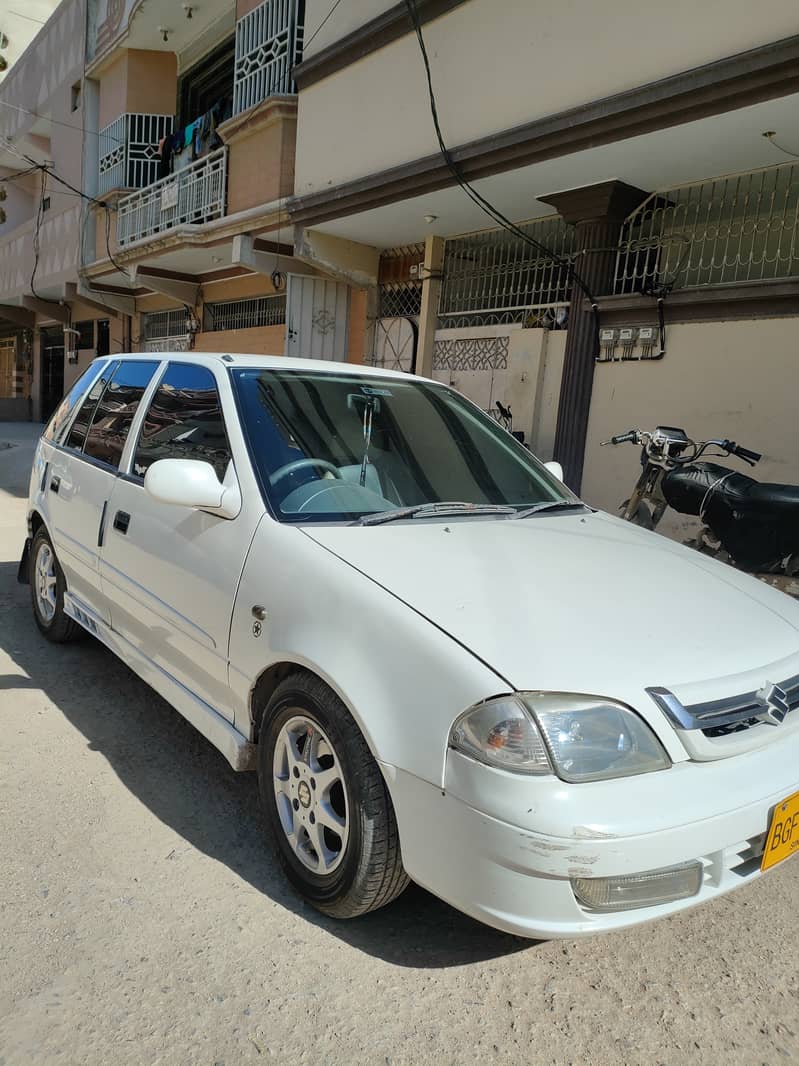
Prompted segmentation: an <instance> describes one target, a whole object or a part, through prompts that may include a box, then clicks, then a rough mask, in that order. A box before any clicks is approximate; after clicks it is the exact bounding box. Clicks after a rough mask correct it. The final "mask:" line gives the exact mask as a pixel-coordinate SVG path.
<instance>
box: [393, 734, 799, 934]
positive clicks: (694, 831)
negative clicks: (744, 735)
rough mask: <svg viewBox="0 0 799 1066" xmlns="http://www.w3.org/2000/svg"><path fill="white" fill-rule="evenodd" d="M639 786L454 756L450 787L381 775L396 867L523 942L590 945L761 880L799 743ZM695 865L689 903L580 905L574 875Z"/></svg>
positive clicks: (676, 771) (681, 767)
mask: <svg viewBox="0 0 799 1066" xmlns="http://www.w3.org/2000/svg"><path fill="white" fill-rule="evenodd" d="M791 739H792V743H789V744H784V745H778V744H775V745H772V746H770V747H768V748H765V749H761V750H759V751H756V752H752V753H750V754H749V755H747V756H739V757H736V758H731V759H725V760H719V761H718V762H716V763H702V764H699V763H694V762H685V763H682V764H677V765H675V766H673V767H672V768H671V769H670V770H667V771H663V772H661V773H654V774H646V775H642V776H641V777H637V778H626V779H624V780H617V781H606V782H596V783H592V784H584V785H576V786H575V785H566V784H564V783H563V782H561V781H557V780H555V779H553V778H551V777H550V778H538V779H536V778H529V777H528V778H523V777H520V776H519V775H514V774H509V773H506V772H504V771H501V770H492V769H489V768H487V767H485V766H482V765H480V764H478V763H475V762H473V761H472V760H470V759H468V758H466V757H464V756H462V755H460V754H459V753H457V752H453V751H450V752H449V754H448V761H447V781H446V784H447V787H446V789H445V790H444V791H442V790H441V789H440V788H439V789H437V788H435V787H434V786H432V785H429V784H428V783H426V782H422V781H420V780H419V778H417V777H414V776H413V775H412V774H408V773H406V772H404V771H402V770H398V769H397V768H396V767H391V766H386V765H385V764H381V765H382V766H383V772H384V774H385V776H386V779H387V781H388V783H389V788H390V791H391V795H392V799H393V801H394V806H395V810H396V813H397V820H398V825H399V830H400V842H401V846H402V854H403V862H404V864H405V868H406V870H407V872H408V874H409V875H410V876H411V877H412V878H413V880H415V881H416V882H417V883H419V884H421V885H422V886H423V887H424V888H427V889H428V890H429V891H431V892H433V893H434V894H435V895H437V896H439V897H440V898H442V899H444V900H446V901H447V902H448V903H450V904H452V905H453V906H455V907H457V908H458V909H459V910H461V911H464V912H465V913H466V914H469V915H471V916H472V917H474V918H476V919H478V920H480V921H483V922H485V923H487V924H488V925H491V926H494V927H495V928H497V929H501V930H503V931H505V932H509V933H515V934H518V935H520V936H526V937H534V938H541V939H550V938H557V937H578V936H589V935H592V934H594V933H598V932H603V931H608V930H612V929H620V928H624V927H626V926H631V925H636V924H639V923H641V922H646V921H651V920H653V919H655V918H659V917H664V916H666V915H669V914H674V913H677V912H678V911H681V910H684V909H686V908H689V907H693V906H696V905H697V904H699V903H703V902H705V901H708V900H712V899H713V898H714V897H716V896H719V895H722V894H724V893H726V892H730V891H732V890H733V889H734V888H737V887H740V886H741V885H744V884H747V883H749V882H750V881H752V880H755V879H757V878H758V877H760V876H761V874H760V861H761V856H762V852H763V846H764V842H765V837H766V834H767V831H768V828H769V824H770V820H771V815H772V812H773V810H774V808H775V806H776V805H777V804H778V803H779V802H780V801H781V800H784V799H785V798H786V797H788V796H789V795H791V794H792V793H794V792H796V791H797V790H799V769H797V767H799V743H797V738H795V737H794V738H791ZM697 860H698V861H700V862H701V863H702V866H703V876H702V883H701V887H700V890H699V893H698V894H697V895H695V896H692V897H690V898H689V899H683V900H678V901H674V902H670V903H664V904H659V905H657V906H647V907H641V908H638V909H633V910H619V911H612V912H608V911H604V912H596V911H591V910H588V909H586V908H583V907H582V906H580V904H579V903H578V901H577V899H576V898H575V895H574V891H573V889H572V883H571V882H572V879H573V878H586V877H616V876H623V875H630V874H639V873H645V872H648V871H653V870H660V869H664V868H668V867H672V866H679V865H681V864H684V863H687V862H695V861H697Z"/></svg>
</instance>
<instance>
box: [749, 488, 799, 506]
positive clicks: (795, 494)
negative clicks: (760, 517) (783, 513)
mask: <svg viewBox="0 0 799 1066" xmlns="http://www.w3.org/2000/svg"><path fill="white" fill-rule="evenodd" d="M747 496H748V498H749V499H750V500H751V501H752V503H754V504H760V505H762V506H763V507H766V508H774V509H775V510H778V511H779V510H782V509H783V508H786V507H792V508H794V507H795V508H797V509H798V510H799V485H772V484H767V483H766V484H762V483H760V482H757V481H755V482H753V483H752V485H751V487H750V488H749V491H748V492H747Z"/></svg>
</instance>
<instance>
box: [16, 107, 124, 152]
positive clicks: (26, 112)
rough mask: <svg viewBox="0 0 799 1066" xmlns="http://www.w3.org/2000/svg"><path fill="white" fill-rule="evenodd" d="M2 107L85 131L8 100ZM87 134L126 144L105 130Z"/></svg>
mask: <svg viewBox="0 0 799 1066" xmlns="http://www.w3.org/2000/svg"><path fill="white" fill-rule="evenodd" d="M0 107H8V108H10V109H11V110H12V111H19V112H20V113H21V114H23V115H31V116H32V117H33V118H41V119H44V121H45V122H51V123H52V124H53V125H54V126H64V128H65V129H68V130H76V131H77V132H78V133H83V132H84V131H83V130H82V129H81V127H80V126H76V125H75V124H74V123H73V122H62V121H61V119H58V118H51V117H50V116H49V115H42V114H41V113H40V112H38V111H31V109H30V108H29V107H20V106H19V104H10V103H9V102H8V101H7V100H0ZM85 132H86V133H91V134H92V135H93V136H95V137H99V136H101V135H103V136H105V137H108V139H109V140H110V141H114V142H115V143H116V144H124V143H125V142H124V141H123V140H122V139H121V138H120V137H114V136H112V134H110V133H104V131H103V130H86V131H85Z"/></svg>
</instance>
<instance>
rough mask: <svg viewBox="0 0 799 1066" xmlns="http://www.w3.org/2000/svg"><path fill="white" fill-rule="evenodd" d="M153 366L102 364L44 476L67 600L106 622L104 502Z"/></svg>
mask: <svg viewBox="0 0 799 1066" xmlns="http://www.w3.org/2000/svg"><path fill="white" fill-rule="evenodd" d="M158 366H159V362H158V361H157V360H113V361H111V362H109V363H107V364H106V366H105V367H104V369H103V371H102V373H101V374H100V376H99V377H98V378H97V379H96V381H95V382H94V384H93V385H92V387H91V389H90V390H89V392H88V393H87V395H86V397H85V399H84V401H83V403H82V404H81V406H80V409H79V410H78V412H77V414H76V416H75V418H74V419H73V421H72V425H71V426H70V428H69V431H68V432H67V433H66V436H65V438H64V441H63V443H60V444H55V445H54V446H53V449H52V452H51V454H50V457H49V463H48V468H47V471H46V474H45V478H44V481H45V494H46V497H47V514H46V520H47V523H48V528H49V531H50V535H51V537H52V539H53V544H54V546H55V550H56V554H57V556H58V559H59V562H60V564H61V568H62V570H63V571H64V576H65V578H66V583H67V589H68V590H69V594H70V596H72V597H73V598H74V599H75V600H77V601H79V604H82V605H83V606H84V607H88V608H89V609H90V610H91V611H93V612H94V613H95V614H97V615H98V616H99V617H100V618H101V619H102V620H103V621H104V622H106V623H107V622H108V621H109V611H108V605H107V603H106V601H105V598H104V596H103V594H102V590H101V585H100V575H99V549H100V546H101V544H102V539H103V534H104V518H105V511H106V505H107V502H108V499H109V497H110V495H111V490H112V488H113V486H114V482H115V481H116V478H117V473H118V468H119V462H120V459H121V456H122V451H123V448H124V446H125V441H126V439H127V434H128V432H129V431H130V426H131V424H132V422H133V418H134V415H135V413H136V409H137V407H138V405H139V402H140V401H141V398H142V396H143V394H144V391H145V389H146V387H147V385H148V384H149V381H150V379H151V378H152V377H153V375H154V373H155V371H156V370H157V368H158Z"/></svg>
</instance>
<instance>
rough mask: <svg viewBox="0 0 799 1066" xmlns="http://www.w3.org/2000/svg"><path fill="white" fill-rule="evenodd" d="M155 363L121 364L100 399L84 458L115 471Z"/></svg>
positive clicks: (87, 438)
mask: <svg viewBox="0 0 799 1066" xmlns="http://www.w3.org/2000/svg"><path fill="white" fill-rule="evenodd" d="M158 366H159V363H158V362H157V361H155V360H153V361H152V362H149V361H148V362H144V361H139V360H136V361H135V362H134V361H133V360H130V361H123V362H121V363H120V364H119V366H118V367H117V370H116V373H115V374H114V376H113V377H112V378H111V381H110V382H109V383H108V387H107V388H106V389H105V391H104V392H103V394H102V396H100V398H99V400H98V402H97V405H96V407H95V409H94V414H93V416H92V420H91V424H90V425H89V431H88V433H87V434H86V440H85V442H84V445H83V452H84V455H88V456H91V457H92V458H93V459H100V460H101V461H102V462H104V463H108V465H109V466H114V467H118V466H119V461H120V459H121V458H122V450H123V448H124V447H125V441H126V440H127V436H128V433H129V431H130V425H131V422H132V421H133V416H134V415H135V414H136V410H137V408H138V406H139V404H140V403H141V398H142V396H143V395H144V390H145V389H146V388H147V386H148V385H149V384H150V381H151V379H152V376H153V374H154V373H155V371H156V370H157V369H158Z"/></svg>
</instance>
